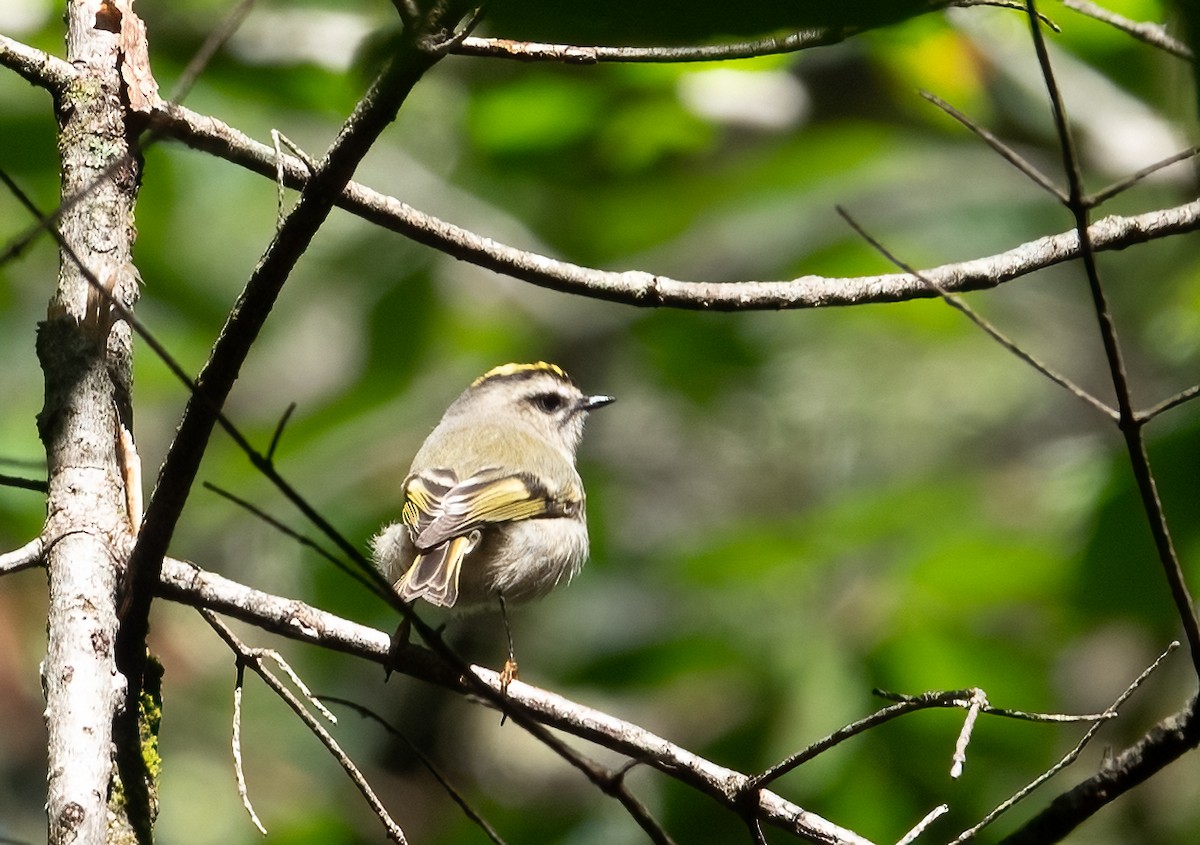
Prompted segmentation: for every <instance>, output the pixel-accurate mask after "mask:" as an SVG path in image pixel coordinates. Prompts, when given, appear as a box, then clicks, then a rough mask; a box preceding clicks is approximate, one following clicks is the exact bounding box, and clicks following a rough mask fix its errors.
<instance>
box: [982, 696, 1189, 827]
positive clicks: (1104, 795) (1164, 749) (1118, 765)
mask: <svg viewBox="0 0 1200 845" xmlns="http://www.w3.org/2000/svg"><path fill="white" fill-rule="evenodd" d="M1197 746H1200V708H1198V707H1197V701H1196V699H1195V698H1193V699H1192V701H1191V702H1190V703H1189V704H1188V705H1187V706H1186V707H1184V708H1183V709H1182V710H1180V711H1179V712H1178V713H1174V714H1172V715H1170V716H1168V717H1167V718H1165V719H1163V720H1162V721H1161V722H1159V723H1158V724H1157V725H1155V726H1154V727H1153V728H1151V729H1150V731H1149V732H1147V734H1146V735H1145V736H1144V737H1142V738H1141V739H1140V740H1138V741H1137V742H1135V743H1134V744H1133V745H1131V746H1130V747H1129V748H1127V749H1125V750H1124V751H1122V752H1120V753H1119V754H1116V755H1115V756H1113V757H1110V758H1109V759H1107V760H1106V761H1105V762H1104V765H1103V766H1102V767H1101V769H1100V771H1099V772H1097V773H1096V774H1094V775H1092V776H1091V777H1090V778H1088V779H1087V780H1084V781H1083V782H1081V783H1079V784H1077V785H1076V786H1073V787H1072V788H1071V789H1069V790H1067V791H1066V792H1064V793H1062V794H1061V795H1059V796H1058V797H1056V798H1055V799H1054V800H1053V801H1051V802H1050V805H1049V806H1048V807H1046V809H1044V810H1042V811H1041V812H1040V813H1038V814H1037V815H1036V816H1034V817H1033V818H1032V819H1030V820H1029V821H1027V822H1026V823H1025V824H1024V825H1022V826H1021V827H1020V828H1019V829H1018V830H1017V831H1015V832H1014V833H1012V834H1010V835H1009V836H1007V837H1005V838H1004V839H1002V840H1001V845H1043V843H1046V842H1058V841H1060V840H1062V839H1063V838H1064V837H1066V836H1067V834H1069V833H1070V832H1071V831H1072V830H1074V829H1075V828H1077V827H1079V825H1080V824H1082V823H1083V822H1084V821H1086V820H1087V819H1089V818H1091V817H1092V816H1093V815H1095V814H1096V813H1097V812H1099V811H1100V810H1101V809H1102V808H1104V807H1105V806H1107V805H1108V804H1109V803H1111V802H1112V801H1114V800H1115V799H1116V798H1119V797H1120V796H1121V795H1124V794H1125V793H1126V792H1128V791H1129V790H1130V789H1132V788H1133V787H1135V786H1137V785H1138V784H1140V783H1144V782H1145V781H1146V780H1147V779H1149V778H1150V777H1152V776H1153V775H1155V774H1157V773H1158V772H1160V771H1162V769H1164V768H1165V767H1166V766H1167V765H1168V764H1170V763H1173V762H1174V761H1175V760H1178V759H1179V758H1180V757H1182V756H1183V755H1184V754H1186V753H1187V752H1189V751H1192V750H1193V749H1195V748H1196V747H1197Z"/></svg>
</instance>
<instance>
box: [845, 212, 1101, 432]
mask: <svg viewBox="0 0 1200 845" xmlns="http://www.w3.org/2000/svg"><path fill="white" fill-rule="evenodd" d="M837 212H838V214H840V215H841V216H842V218H843V219H844V220H845V221H846V222H847V223H849V224H850V227H851V228H852V229H854V231H855V232H857V233H858V234H859V236H860V237H862V238H863V240H865V241H866V242H867V243H869V244H870V245H871V246H872V247H874V248H875V250H876V251H877V252H879V253H880V254H881V255H882V256H884V257H885V258H886V259H887V260H888V261H890V262H892V263H893V264H895V265H896V266H897V267H899V268H900V269H901V270H904V271H905V272H907V273H910V274H911V275H913V276H915V277H916V278H918V279H920V280H921V281H922V282H924V283H925V284H926V285H928V286H929V288H930V290H932V291H934V293H936V294H937V295H938V296H940V297H941V298H942V301H943V302H945V303H946V304H947V305H949V306H950V307H951V308H953V309H955V310H956V311H958V312H959V313H961V314H962V315H963V316H965V317H966V318H967V319H968V320H970V321H971V322H972V323H974V324H975V325H976V326H978V327H979V328H980V329H982V330H983V332H984V333H985V334H986V335H988V336H989V337H990V338H992V340H994V341H996V343H998V344H1000V345H1001V346H1002V347H1004V348H1005V349H1007V350H1008V351H1009V352H1011V353H1012V354H1013V355H1015V356H1016V357H1017V358H1019V359H1021V360H1022V361H1024V362H1025V363H1026V364H1028V365H1029V366H1031V367H1033V368H1034V369H1035V370H1037V371H1038V372H1039V373H1041V374H1042V375H1044V376H1045V377H1046V378H1048V379H1050V380H1051V381H1052V382H1054V383H1055V384H1057V385H1058V386H1059V387H1061V388H1063V389H1065V390H1066V391H1068V392H1069V393H1071V394H1072V395H1074V396H1075V397H1077V398H1079V399H1082V400H1083V401H1084V402H1086V403H1087V404H1089V405H1091V406H1092V407H1093V408H1095V409H1096V410H1098V411H1099V412H1100V413H1102V414H1104V416H1106V417H1108V418H1109V419H1111V420H1115V419H1117V412H1116V411H1115V410H1113V409H1112V408H1110V407H1109V406H1108V405H1106V404H1104V403H1103V402H1101V401H1100V400H1099V399H1097V398H1096V397H1095V396H1093V395H1092V394H1090V393H1088V392H1087V391H1086V390H1084V389H1083V388H1082V387H1080V386H1079V385H1077V384H1075V382H1073V381H1071V380H1070V379H1069V378H1067V377H1066V376H1064V375H1060V374H1059V373H1058V372H1057V371H1055V370H1053V369H1051V368H1050V367H1049V366H1048V365H1047V364H1045V363H1043V362H1042V361H1041V359H1039V358H1037V357H1036V356H1035V355H1033V354H1032V353H1031V352H1027V351H1026V350H1025V349H1024V348H1023V347H1021V346H1019V345H1018V344H1017V343H1016V342H1015V341H1013V340H1011V339H1009V337H1008V336H1007V335H1005V334H1004V333H1003V332H1001V331H1000V330H999V329H997V328H996V327H995V326H993V325H992V324H991V322H989V321H988V320H987V319H985V318H984V317H982V316H981V315H980V314H979V313H977V312H976V311H975V309H974V308H972V307H971V306H970V305H968V304H967V303H966V302H964V301H963V300H962V299H961V298H959V297H957V296H954V295H952V294H951V293H950V292H948V291H947V290H946V289H945V288H943V287H942V286H941V285H939V284H938V283H937V282H935V281H933V280H932V279H930V278H928V277H926V276H925V275H924V274H923V273H920V272H918V271H917V270H915V269H913V268H912V267H911V266H910V265H908V264H906V263H905V262H904V261H902V260H901V259H900V258H898V257H897V256H895V255H894V254H893V253H892V252H891V251H889V250H888V249H887V247H885V246H884V245H883V244H882V243H880V242H879V241H877V240H876V239H875V238H874V237H872V236H871V235H870V234H868V233H867V231H866V230H865V229H863V228H862V226H860V225H859V224H858V223H857V222H856V221H855V220H854V218H852V217H851V216H850V215H849V213H848V212H846V210H845V209H843V208H841V207H840V206H839V207H838V209H837Z"/></svg>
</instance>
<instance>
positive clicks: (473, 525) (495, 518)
mask: <svg viewBox="0 0 1200 845" xmlns="http://www.w3.org/2000/svg"><path fill="white" fill-rule="evenodd" d="M612 401H613V397H611V396H588V395H586V394H584V393H583V392H582V391H581V390H580V389H579V388H578V387H576V386H575V383H574V382H573V381H572V380H571V378H570V376H568V375H567V374H566V373H565V372H564V371H563V370H562V368H560V367H558V366H556V365H554V364H547V363H545V362H543V361H539V362H537V363H535V364H504V365H502V366H499V367H496V368H494V369H492V370H489V371H488V372H487V373H485V374H484V375H482V376H480V377H479V378H478V379H476V380H475V381H474V382H473V383H472V384H471V386H470V387H468V388H467V389H466V390H465V391H464V392H463V393H462V395H460V396H459V397H458V398H457V399H456V400H455V401H454V402H453V404H451V405H450V407H449V408H447V409H446V413H445V414H444V415H443V416H442V419H441V421H440V422H439V423H438V424H437V427H436V428H434V430H433V431H432V432H431V433H430V434H429V436H428V437H427V438H426V439H425V443H424V444H423V445H422V446H421V448H420V450H419V451H418V452H417V454H416V457H415V458H413V462H412V467H411V469H410V470H409V474H408V477H407V478H405V479H404V485H403V492H404V505H403V508H402V509H401V519H400V522H395V523H392V524H390V525H388V526H386V527H385V528H384V529H383V530H382V531H381V532H380V533H379V534H378V535H377V536H376V537H375V538H374V540H373V541H372V547H373V549H374V552H375V560H376V562H377V563H378V565H379V567H380V569H381V570H382V571H383V572H384V574H385V575H387V576H388V578H389V579H391V580H392V581H393V582H394V584H395V589H396V591H397V593H398V594H399V595H400V598H402V599H404V600H405V601H408V602H411V601H414V600H416V599H424V600H425V601H427V602H429V603H430V604H434V605H437V606H439V607H460V608H464V607H465V608H468V609H469V608H472V607H479V606H483V605H486V604H487V603H489V602H494V601H497V600H498V601H499V602H500V603H501V607H502V608H503V604H504V603H505V602H521V601H527V600H529V599H534V598H539V597H541V596H544V595H545V594H546V593H548V592H550V590H552V589H553V588H554V587H555V586H556V585H558V584H560V583H564V582H566V581H569V580H571V578H573V577H574V576H575V575H576V574H577V573H578V572H579V570H580V568H581V567H582V566H583V563H584V561H585V560H586V559H587V555H588V531H587V510H586V507H585V496H584V492H583V482H582V480H581V479H580V477H579V472H578V471H577V470H576V469H575V452H576V450H577V449H578V447H579V442H580V440H581V439H582V437H583V424H584V420H585V419H586V417H587V415H588V413H589V412H590V411H593V410H595V409H596V408H600V407H603V406H604V405H607V404H609V403H610V402H612ZM510 662H511V655H510ZM513 668H514V669H515V664H514V667H513Z"/></svg>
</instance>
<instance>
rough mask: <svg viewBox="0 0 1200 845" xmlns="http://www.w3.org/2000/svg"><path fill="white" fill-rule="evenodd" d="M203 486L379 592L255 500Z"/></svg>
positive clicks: (208, 483)
mask: <svg viewBox="0 0 1200 845" xmlns="http://www.w3.org/2000/svg"><path fill="white" fill-rule="evenodd" d="M203 486H204V489H206V490H211V491H212V492H213V493H216V494H217V495H218V496H220V497H221V498H222V499H225V500H227V501H229V502H232V503H233V504H235V505H237V506H238V507H239V508H242V509H243V510H245V511H247V512H248V513H250V514H253V515H254V516H255V517H256V518H257V519H260V520H262V521H263V522H265V523H266V524H267V525H269V526H271V527H272V528H274V529H275V530H276V531H278V532H280V533H281V534H283V535H284V536H286V537H290V538H291V539H293V540H295V541H296V542H297V543H299V544H300V545H301V546H303V547H305V548H307V549H312V550H313V551H314V552H316V553H317V554H318V555H320V556H321V557H323V558H325V560H327V561H329V562H330V563H332V564H333V565H334V566H336V567H337V568H338V569H340V570H341V571H342V572H344V573H345V574H346V575H348V576H349V577H351V578H353V579H354V580H355V581H358V582H359V583H360V584H362V585H363V586H364V587H365V588H366V589H367V590H368V592H372V593H378V590H379V585H378V584H377V583H376V582H374V581H371V580H369V579H367V578H366V577H364V576H363V574H362V572H361V571H360V570H359V569H356V568H354V567H351V566H350V565H349V564H347V563H346V562H345V561H344V560H342V559H341V558H339V557H338V556H337V555H335V554H334V553H333V552H331V551H329V550H328V549H326V548H325V547H324V546H322V545H321V544H320V543H318V542H317V541H316V540H314V539H312V538H311V537H308V536H306V535H304V534H301V533H300V532H299V531H297V530H296V529H294V528H292V527H291V526H288V525H285V524H284V523H283V522H281V521H280V520H278V519H276V518H275V517H273V516H271V515H270V514H269V513H267V512H266V511H264V510H263V509H262V508H260V507H258V506H257V505H255V504H254V503H253V502H249V501H247V500H246V499H243V498H242V497H241V496H238V495H236V494H234V493H231V492H229V491H228V490H226V489H224V488H223V487H218V486H217V485H216V484H213V483H212V482H210V481H205V482H204V484H203Z"/></svg>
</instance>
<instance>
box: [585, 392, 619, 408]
mask: <svg viewBox="0 0 1200 845" xmlns="http://www.w3.org/2000/svg"><path fill="white" fill-rule="evenodd" d="M616 401H617V397H615V396H585V397H583V401H582V402H580V403H579V407H581V408H582V409H583V410H585V411H594V410H596V409H597V408H603V407H604V406H605V405H611V404H612V403H613V402H616Z"/></svg>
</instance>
